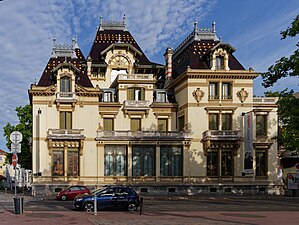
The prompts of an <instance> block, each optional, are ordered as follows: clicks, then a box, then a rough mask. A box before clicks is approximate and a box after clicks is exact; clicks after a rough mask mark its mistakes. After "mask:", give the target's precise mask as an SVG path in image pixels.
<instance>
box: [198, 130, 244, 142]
mask: <svg viewBox="0 0 299 225" xmlns="http://www.w3.org/2000/svg"><path fill="white" fill-rule="evenodd" d="M202 138H203V139H204V140H207V139H209V140H239V139H241V131H239V130H207V131H205V132H203V134H202Z"/></svg>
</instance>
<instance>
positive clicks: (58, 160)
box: [52, 150, 64, 176]
mask: <svg viewBox="0 0 299 225" xmlns="http://www.w3.org/2000/svg"><path fill="white" fill-rule="evenodd" d="M52 162H53V165H52V169H53V171H52V174H53V176H64V157H63V150H55V151H53V153H52Z"/></svg>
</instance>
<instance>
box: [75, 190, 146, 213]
mask: <svg viewBox="0 0 299 225" xmlns="http://www.w3.org/2000/svg"><path fill="white" fill-rule="evenodd" d="M95 196H96V199H97V209H112V208H113V209H118V208H119V209H127V210H129V211H136V210H137V208H138V207H139V204H140V200H139V195H138V194H137V193H136V191H134V189H133V188H131V187H128V186H107V187H105V188H103V189H97V190H94V191H93V192H91V193H90V195H78V196H77V197H76V198H75V199H74V208H75V209H80V210H85V211H87V212H91V211H94V197H95Z"/></svg>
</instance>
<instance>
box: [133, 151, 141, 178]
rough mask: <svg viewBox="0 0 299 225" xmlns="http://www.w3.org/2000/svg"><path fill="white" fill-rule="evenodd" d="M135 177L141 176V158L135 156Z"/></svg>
mask: <svg viewBox="0 0 299 225" xmlns="http://www.w3.org/2000/svg"><path fill="white" fill-rule="evenodd" d="M133 176H141V157H140V156H139V155H133Z"/></svg>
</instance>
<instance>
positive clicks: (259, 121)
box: [256, 115, 267, 136]
mask: <svg viewBox="0 0 299 225" xmlns="http://www.w3.org/2000/svg"><path fill="white" fill-rule="evenodd" d="M256 136H267V115H256Z"/></svg>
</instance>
